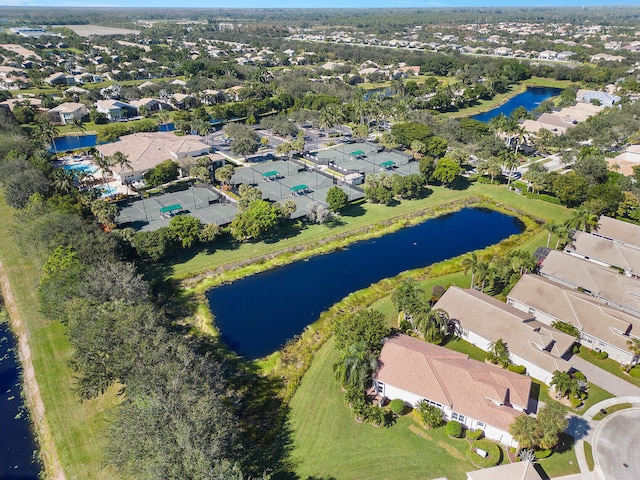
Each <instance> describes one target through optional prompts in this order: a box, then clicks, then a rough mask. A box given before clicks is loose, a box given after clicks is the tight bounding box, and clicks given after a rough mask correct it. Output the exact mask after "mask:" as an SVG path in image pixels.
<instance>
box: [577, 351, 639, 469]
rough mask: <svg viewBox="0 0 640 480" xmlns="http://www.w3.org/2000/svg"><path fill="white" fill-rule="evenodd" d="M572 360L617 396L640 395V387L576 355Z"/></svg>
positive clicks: (579, 368)
mask: <svg viewBox="0 0 640 480" xmlns="http://www.w3.org/2000/svg"><path fill="white" fill-rule="evenodd" d="M570 362H571V363H572V364H573V367H574V368H575V369H576V370H580V371H581V372H582V373H584V374H585V375H586V376H587V379H588V380H589V381H590V382H592V383H595V384H596V385H598V386H599V387H601V388H604V389H605V390H606V391H607V392H609V393H612V394H613V395H615V396H616V397H625V396H640V388H638V387H636V386H635V385H633V384H631V383H629V382H627V381H625V380H622V379H621V378H618V377H616V376H615V375H612V374H610V373H609V372H606V371H604V370H602V369H601V368H598V367H596V366H595V365H594V364H592V363H589V362H587V361H586V360H584V359H582V358H580V357H578V356H577V355H574V356H573V357H571V360H570ZM638 478H640V477H638Z"/></svg>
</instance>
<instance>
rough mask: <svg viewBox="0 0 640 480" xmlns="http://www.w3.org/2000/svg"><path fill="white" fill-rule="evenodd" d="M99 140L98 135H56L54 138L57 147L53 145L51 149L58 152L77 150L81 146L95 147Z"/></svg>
mask: <svg viewBox="0 0 640 480" xmlns="http://www.w3.org/2000/svg"><path fill="white" fill-rule="evenodd" d="M97 141H98V136H97V135H67V136H64V137H56V138H54V139H53V143H54V144H55V147H54V146H52V148H51V150H50V151H52V152H53V151H56V150H57V152H58V153H61V152H66V151H69V150H77V149H79V148H89V147H95V146H96V144H97Z"/></svg>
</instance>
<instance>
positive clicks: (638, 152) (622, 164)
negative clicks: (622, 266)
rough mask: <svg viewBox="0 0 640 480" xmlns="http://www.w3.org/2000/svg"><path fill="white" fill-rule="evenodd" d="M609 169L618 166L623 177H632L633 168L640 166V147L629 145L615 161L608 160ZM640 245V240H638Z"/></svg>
mask: <svg viewBox="0 0 640 480" xmlns="http://www.w3.org/2000/svg"><path fill="white" fill-rule="evenodd" d="M608 164H609V168H612V167H613V165H617V166H618V167H617V168H618V171H619V172H620V173H622V174H623V175H627V176H632V175H633V174H634V172H633V167H635V166H637V165H640V145H629V146H628V147H627V148H625V150H624V152H622V153H621V154H620V155H618V156H617V157H615V158H613V159H609V160H608ZM638 243H640V240H638Z"/></svg>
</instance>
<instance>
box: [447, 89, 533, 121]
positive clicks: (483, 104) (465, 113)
mask: <svg viewBox="0 0 640 480" xmlns="http://www.w3.org/2000/svg"><path fill="white" fill-rule="evenodd" d="M526 89H527V87H526V86H525V85H510V86H509V87H507V92H505V93H499V94H497V95H495V96H494V97H493V98H492V99H490V100H478V104H477V105H474V106H473V107H469V108H463V109H462V110H458V111H456V112H446V113H443V114H442V115H444V116H445V117H451V118H463V117H471V116H473V115H477V114H479V113H484V112H488V111H489V110H493V109H494V108H496V107H498V106H500V105H502V104H503V103H506V102H507V101H508V100H510V99H511V98H513V97H515V96H516V95H518V94H520V93H522V92H524V91H525V90H526Z"/></svg>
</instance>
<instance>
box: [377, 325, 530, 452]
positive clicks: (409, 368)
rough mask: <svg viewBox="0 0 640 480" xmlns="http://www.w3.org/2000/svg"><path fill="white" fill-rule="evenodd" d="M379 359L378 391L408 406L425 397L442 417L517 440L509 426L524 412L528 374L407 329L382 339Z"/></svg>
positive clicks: (503, 438)
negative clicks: (481, 359) (475, 357)
mask: <svg viewBox="0 0 640 480" xmlns="http://www.w3.org/2000/svg"><path fill="white" fill-rule="evenodd" d="M379 365H380V366H379V368H378V370H377V371H376V372H375V374H374V376H373V384H374V388H375V389H376V392H377V393H378V394H379V395H382V396H385V397H387V398H390V399H396V398H400V399H402V400H404V402H405V403H406V404H407V405H410V406H415V405H416V404H417V403H418V402H420V401H422V400H424V401H426V402H428V403H429V404H430V405H434V406H436V407H438V408H439V409H440V410H442V412H443V417H444V418H445V419H446V420H456V421H458V422H460V423H461V424H463V425H464V426H465V427H466V428H468V429H482V430H483V431H484V434H485V436H486V437H487V438H490V439H492V440H495V441H497V442H500V443H503V444H504V445H507V446H517V444H518V442H517V441H516V440H514V439H513V437H512V435H511V434H510V433H509V426H510V425H511V424H512V423H513V422H514V421H515V419H516V418H517V417H519V416H520V415H524V414H525V413H526V409H527V406H528V403H529V394H530V391H531V379H530V378H528V377H526V376H524V375H518V374H516V373H513V372H510V371H508V370H503V369H502V368H499V367H496V366H495V365H491V364H487V363H484V362H478V361H477V360H473V359H470V358H469V356H468V355H466V354H464V353H459V352H455V351H452V350H449V349H447V348H443V347H440V346H438V345H434V344H431V343H427V342H425V341H424V340H421V339H418V338H414V337H409V336H407V335H396V336H394V337H392V338H388V339H387V340H385V342H384V345H383V347H382V351H381V352H380V358H379Z"/></svg>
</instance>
